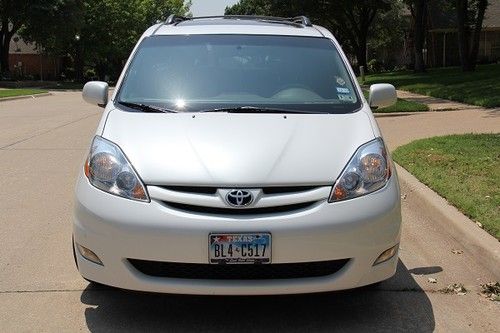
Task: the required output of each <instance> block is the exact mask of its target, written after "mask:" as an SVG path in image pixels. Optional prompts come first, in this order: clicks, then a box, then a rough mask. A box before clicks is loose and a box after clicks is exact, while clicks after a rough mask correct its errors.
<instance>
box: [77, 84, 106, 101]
mask: <svg viewBox="0 0 500 333" xmlns="http://www.w3.org/2000/svg"><path fill="white" fill-rule="evenodd" d="M108 88H109V87H108V84H107V83H106V82H101V81H90V82H87V83H86V84H85V86H84V87H83V93H82V95H83V99H84V100H85V102H87V103H90V104H93V105H98V106H100V107H105V106H106V104H107V103H108Z"/></svg>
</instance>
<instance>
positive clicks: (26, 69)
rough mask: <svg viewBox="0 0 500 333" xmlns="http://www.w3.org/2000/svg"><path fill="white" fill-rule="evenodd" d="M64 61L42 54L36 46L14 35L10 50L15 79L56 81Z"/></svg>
mask: <svg viewBox="0 0 500 333" xmlns="http://www.w3.org/2000/svg"><path fill="white" fill-rule="evenodd" d="M61 67H62V59H60V58H57V57H52V56H49V55H45V54H42V52H40V50H39V48H37V47H36V45H34V44H31V43H26V42H25V41H23V39H22V38H21V37H20V36H18V35H14V37H13V38H12V39H11V41H10V48H9V70H10V73H11V75H12V77H13V78H24V79H26V78H32V79H35V80H54V79H56V78H58V77H59V76H60V74H61Z"/></svg>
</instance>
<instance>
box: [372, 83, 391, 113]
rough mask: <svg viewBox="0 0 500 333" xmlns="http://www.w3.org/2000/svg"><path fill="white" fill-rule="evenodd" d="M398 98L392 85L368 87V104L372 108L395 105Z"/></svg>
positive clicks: (382, 84)
mask: <svg viewBox="0 0 500 333" xmlns="http://www.w3.org/2000/svg"><path fill="white" fill-rule="evenodd" d="M397 99H398V97H397V95H396V88H394V86H393V85H392V84H387V83H377V84H373V85H371V87H370V96H369V97H368V102H369V103H370V107H372V108H385V107H388V106H391V105H393V104H395V103H396V101H397Z"/></svg>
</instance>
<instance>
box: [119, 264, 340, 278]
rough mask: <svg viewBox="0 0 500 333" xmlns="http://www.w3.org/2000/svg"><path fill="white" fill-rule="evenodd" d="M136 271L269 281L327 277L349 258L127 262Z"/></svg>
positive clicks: (157, 274)
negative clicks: (281, 261) (254, 262)
mask: <svg viewBox="0 0 500 333" xmlns="http://www.w3.org/2000/svg"><path fill="white" fill-rule="evenodd" d="M128 261H129V262H130V263H131V264H132V266H133V267H134V268H135V269H137V270H138V271H139V272H141V273H143V274H145V275H149V276H155V277H165V278H178V279H207V280H269V279H297V278H308V277H320V276H327V275H331V274H334V273H336V272H338V271H339V270H340V269H342V267H344V266H345V265H346V264H347V262H348V261H349V259H341V260H330V261H318V262H304V263H291V264H267V265H259V264H257V265H210V264H185V263H173V262H160V261H148V260H138V259H128Z"/></svg>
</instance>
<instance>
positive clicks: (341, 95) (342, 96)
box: [337, 94, 354, 102]
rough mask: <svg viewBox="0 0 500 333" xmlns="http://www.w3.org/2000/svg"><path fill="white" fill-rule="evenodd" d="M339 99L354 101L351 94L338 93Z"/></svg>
mask: <svg viewBox="0 0 500 333" xmlns="http://www.w3.org/2000/svg"><path fill="white" fill-rule="evenodd" d="M337 96H338V97H339V100H341V101H345V102H354V97H353V96H351V95H343V94H338V95H337Z"/></svg>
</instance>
